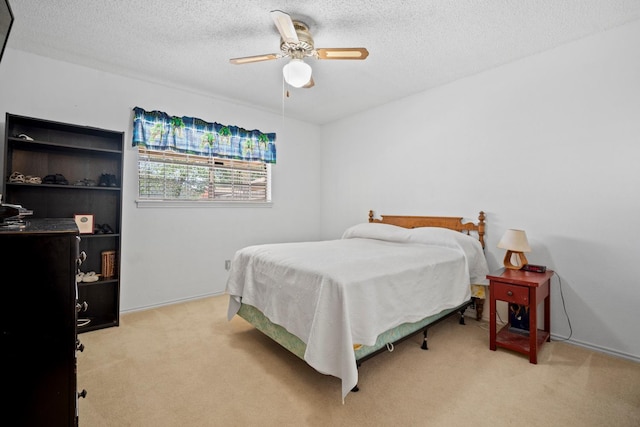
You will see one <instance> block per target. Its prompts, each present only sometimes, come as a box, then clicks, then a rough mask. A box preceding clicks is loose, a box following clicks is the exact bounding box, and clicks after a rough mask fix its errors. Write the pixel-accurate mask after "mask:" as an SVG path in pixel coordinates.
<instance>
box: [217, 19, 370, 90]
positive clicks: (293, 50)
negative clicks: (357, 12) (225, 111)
mask: <svg viewBox="0 0 640 427" xmlns="http://www.w3.org/2000/svg"><path fill="white" fill-rule="evenodd" d="M270 14H271V18H272V19H273V22H274V23H275V24H276V27H277V28H278V32H279V33H280V52H278V53H267V54H264V55H255V56H245V57H241V58H232V59H230V60H229V62H231V63H232V64H247V63H250V62H260V61H270V60H272V59H280V58H284V57H288V58H290V60H289V62H288V63H287V64H286V65H285V66H284V67H283V68H282V74H283V75H284V79H285V81H286V82H287V83H288V84H290V85H291V86H293V87H296V88H301V87H302V88H309V87H313V85H314V84H315V83H314V81H313V78H312V77H311V66H310V65H309V64H307V63H306V62H304V58H307V57H313V58H316V59H360V60H362V59H366V57H367V56H369V51H367V49H365V48H364V47H333V48H318V49H316V47H315V46H314V44H313V38H312V37H311V33H310V32H309V27H308V26H307V25H306V24H305V23H304V22H301V21H296V20H292V19H291V16H289V14H287V13H285V12H282V11H281V10H272V11H271V12H270Z"/></svg>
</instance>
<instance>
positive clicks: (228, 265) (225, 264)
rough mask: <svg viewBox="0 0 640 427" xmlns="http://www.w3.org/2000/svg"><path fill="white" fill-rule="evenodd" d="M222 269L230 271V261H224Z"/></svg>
mask: <svg viewBox="0 0 640 427" xmlns="http://www.w3.org/2000/svg"><path fill="white" fill-rule="evenodd" d="M224 269H225V270H227V271H229V270H231V260H230V259H225V260H224Z"/></svg>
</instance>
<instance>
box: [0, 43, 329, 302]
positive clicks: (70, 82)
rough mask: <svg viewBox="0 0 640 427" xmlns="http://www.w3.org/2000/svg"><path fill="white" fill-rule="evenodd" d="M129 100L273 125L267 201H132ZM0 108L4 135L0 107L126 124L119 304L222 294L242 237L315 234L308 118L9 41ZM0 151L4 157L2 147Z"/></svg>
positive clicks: (313, 132)
mask: <svg viewBox="0 0 640 427" xmlns="http://www.w3.org/2000/svg"><path fill="white" fill-rule="evenodd" d="M135 106H139V107H142V108H144V109H147V110H162V111H165V112H167V113H168V114H171V115H180V116H182V115H185V116H194V117H199V118H202V119H204V120H209V121H217V122H219V123H225V124H229V125H236V126H240V127H244V128H247V129H260V130H262V131H264V132H276V133H277V142H276V144H277V149H278V163H277V164H276V165H274V166H273V169H272V171H273V172H272V173H273V187H272V188H273V190H272V191H273V206H272V207H271V208H137V207H136V204H135V199H136V197H137V156H136V150H135V149H134V148H132V147H131V131H132V113H131V111H132V109H133V107H135ZM0 112H1V114H2V116H1V118H0V131H1V132H2V135H4V121H5V115H4V114H5V112H9V113H12V114H20V115H25V116H30V117H37V118H44V119H49V120H56V121H61V122H68V123H75V124H80V125H88V126H95V127H100V128H105V129H112V130H120V131H124V132H125V170H124V181H125V182H124V192H123V194H124V201H123V226H122V233H123V239H122V284H121V309H122V311H128V310H135V309H139V308H144V307H149V306H154V305H160V304H165V303H169V302H175V301H180V300H183V299H190V298H195V297H199V296H204V295H209V294H215V293H222V292H223V291H224V287H225V282H226V278H227V273H226V271H225V270H224V260H225V259H231V258H232V257H233V254H234V252H235V251H236V250H237V249H239V248H241V247H243V246H246V245H249V244H257V243H265V242H278V241H295V240H315V239H318V238H319V235H320V213H319V212H320V204H319V202H320V199H319V197H318V196H317V194H318V193H319V191H320V166H319V164H320V163H319V161H318V160H317V159H318V156H319V152H320V140H319V134H320V132H319V128H318V127H317V126H315V125H310V124H306V123H303V122H299V121H293V120H287V119H285V120H283V118H282V116H281V115H278V114H270V113H265V112H263V111H260V110H256V109H253V108H249V107H246V106H241V105H237V104H234V103H231V102H228V101H223V100H217V99H213V98H209V97H205V96H200V95H197V94H193V93H187V92H184V91H180V90H176V89H172V88H169V87H165V86H160V85H155V84H150V83H146V82H142V81H139V80H135V79H130V78H126V77H121V76H116V75H113V74H108V73H103V72H100V71H97V70H93V69H89V68H84V67H79V66H76V65H72V64H69V63H64V62H59V61H54V60H51V59H48V58H44V57H40V56H36V55H31V54H27V53H24V52H22V51H17V50H12V49H7V50H6V51H5V55H4V57H3V59H2V63H1V64H0ZM0 151H2V153H3V154H2V155H0V156H4V148H3V149H2V150H0ZM2 164H4V160H2ZM51 172H52V173H53V172H58V173H64V171H51ZM9 174H10V172H9ZM93 178H95V179H97V178H98V177H97V176H96V177H93ZM27 207H28V206H27Z"/></svg>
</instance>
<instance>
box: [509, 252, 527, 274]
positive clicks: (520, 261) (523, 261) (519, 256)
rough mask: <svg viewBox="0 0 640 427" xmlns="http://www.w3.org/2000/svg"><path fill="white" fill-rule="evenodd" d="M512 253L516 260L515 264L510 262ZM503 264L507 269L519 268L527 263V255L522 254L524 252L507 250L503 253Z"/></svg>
mask: <svg viewBox="0 0 640 427" xmlns="http://www.w3.org/2000/svg"><path fill="white" fill-rule="evenodd" d="M513 255H515V256H516V259H517V260H518V263H517V264H513V263H512V262H511V258H512V256H513ZM503 264H504V268H508V269H509V270H520V269H521V268H522V267H524V266H525V265H527V264H529V262H528V261H527V257H526V256H524V252H515V251H507V253H506V254H504V261H503Z"/></svg>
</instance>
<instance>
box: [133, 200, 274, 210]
mask: <svg viewBox="0 0 640 427" xmlns="http://www.w3.org/2000/svg"><path fill="white" fill-rule="evenodd" d="M136 205H137V206H138V207H139V208H270V207H272V206H273V202H249V201H233V202H232V201H228V202H225V201H217V200H136Z"/></svg>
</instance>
